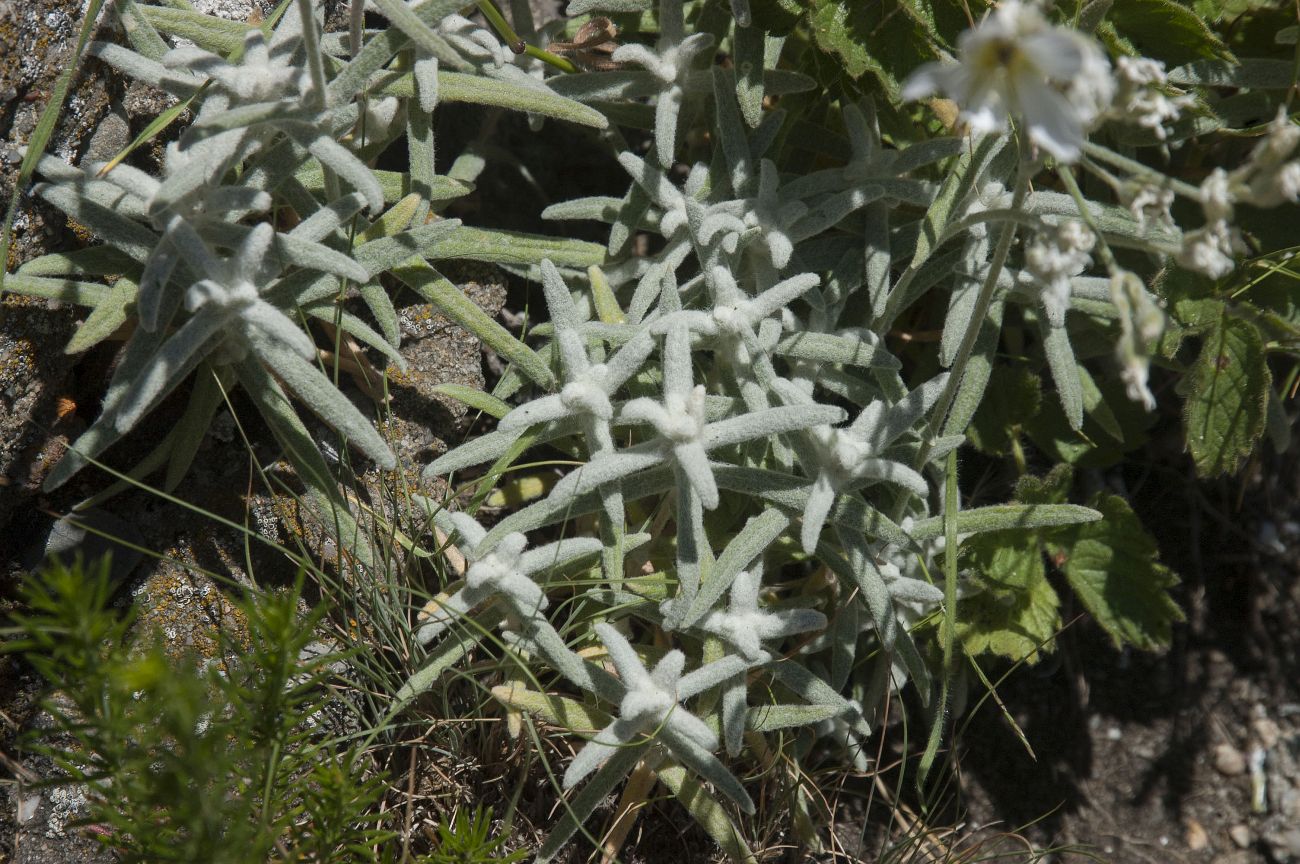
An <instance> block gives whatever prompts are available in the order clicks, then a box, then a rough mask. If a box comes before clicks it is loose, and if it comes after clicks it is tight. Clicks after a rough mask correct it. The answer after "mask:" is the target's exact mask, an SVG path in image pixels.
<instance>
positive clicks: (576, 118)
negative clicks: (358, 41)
mask: <svg viewBox="0 0 1300 864" xmlns="http://www.w3.org/2000/svg"><path fill="white" fill-rule="evenodd" d="M375 92H376V93H377V94H378V95H380V96H402V97H406V98H408V99H409V98H413V97H414V96H415V76H414V75H413V74H410V73H407V74H405V75H399V76H396V77H391V76H390V77H389V78H388V80H386V81H385V82H384V83H383V84H382V85H381V86H380V87H379V88H377V89H376V90H375ZM438 99H439V101H441V102H468V103H472V104H474V105H491V106H493V107H497V108H509V109H512V110H514V111H527V112H529V113H530V114H542V115H544V116H546V117H554V118H555V119H557V120H567V121H569V122H571V123H578V124H580V125H582V126H591V127H593V128H595V129H605V128H607V127H608V126H609V121H608V120H607V119H605V115H604V114H602V113H600V112H599V111H597V110H596V109H595V108H592V107H590V106H587V105H583V104H582V103H581V102H575V101H574V100H572V99H567V98H565V97H563V96H560V95H559V94H557V93H553V92H551V91H550V90H547V89H545V88H542V87H533V86H528V87H525V86H523V85H521V84H514V83H511V82H509V81H502V80H499V79H496V78H484V77H481V76H479V75H468V74H465V73H463V72H447V71H442V70H439V72H438Z"/></svg>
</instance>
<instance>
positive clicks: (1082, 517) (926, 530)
mask: <svg viewBox="0 0 1300 864" xmlns="http://www.w3.org/2000/svg"><path fill="white" fill-rule="evenodd" d="M1100 518H1102V516H1101V514H1100V513H1098V512H1097V511H1096V510H1093V509H1092V508H1090V507H1081V506H1080V505H1078V504H994V505H992V506H990V507H975V508H972V509H970V510H963V511H961V513H959V514H957V533H958V534H983V533H984V532H986V531H1007V530H1015V529H1020V530H1024V529H1028V528H1054V527H1059V526H1062V525H1076V524H1080V523H1086V522H1095V521H1097V520H1098V519H1100ZM911 534H912V539H914V540H917V541H922V540H930V539H932V538H935V537H940V536H942V535H943V517H942V516H931V517H930V518H929V519H922V520H921V521H919V522H917V523H916V524H915V525H914V526H912V532H911Z"/></svg>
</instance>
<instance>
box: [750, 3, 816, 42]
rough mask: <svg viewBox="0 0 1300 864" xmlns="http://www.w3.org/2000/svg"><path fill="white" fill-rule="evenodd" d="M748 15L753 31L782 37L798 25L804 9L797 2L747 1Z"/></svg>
mask: <svg viewBox="0 0 1300 864" xmlns="http://www.w3.org/2000/svg"><path fill="white" fill-rule="evenodd" d="M749 13H750V15H751V16H753V19H754V28H755V29H757V30H766V31H768V32H769V33H772V34H774V35H784V34H786V33H789V32H790V31H791V30H793V29H794V28H795V25H796V24H798V23H799V18H800V17H801V16H802V15H803V13H804V9H803V6H801V5H800V3H799V2H798V0H749Z"/></svg>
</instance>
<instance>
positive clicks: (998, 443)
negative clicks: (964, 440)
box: [967, 365, 1043, 456]
mask: <svg viewBox="0 0 1300 864" xmlns="http://www.w3.org/2000/svg"><path fill="white" fill-rule="evenodd" d="M1042 403H1043V390H1042V385H1041V384H1040V383H1039V381H1038V376H1037V375H1035V374H1034V373H1033V372H1030V371H1029V370H1028V369H1027V368H1026V367H1024V366H1023V365H1017V366H1007V365H997V366H994V367H993V376H992V379H991V380H990V382H989V387H988V388H987V389H986V390H985V391H984V399H983V400H982V401H981V402H980V406H979V410H978V411H976V413H975V420H974V422H973V423H972V424H971V426H970V429H969V431H968V432H967V435H968V436H969V438H970V441H971V443H972V444H974V445H975V448H976V449H977V450H979V451H980V452H982V453H988V454H991V455H995V456H1004V455H1007V454H1008V453H1010V452H1011V441H1012V438H1013V437H1018V436H1019V432H1020V427H1021V426H1022V425H1023V424H1024V423H1026V422H1028V421H1029V420H1030V419H1032V418H1033V417H1034V415H1036V414H1037V413H1038V410H1039V407H1040V406H1041V405H1042Z"/></svg>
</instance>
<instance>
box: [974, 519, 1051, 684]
mask: <svg viewBox="0 0 1300 864" xmlns="http://www.w3.org/2000/svg"><path fill="white" fill-rule="evenodd" d="M1022 536H1023V539H1020V540H1019V541H1017V540H1016V538H1009V537H1006V536H1004V535H999V536H987V535H986V536H984V537H975V538H971V539H970V540H968V541H966V542H965V543H963V544H962V548H961V553H962V556H963V559H964V560H963V562H962V567H963V569H969V570H971V571H972V575H971V584H972V587H976V588H978V589H979V590H975V591H970V592H969V593H968V594H967V596H966V597H964V598H963V599H962V604H961V618H960V619H959V620H958V622H957V635H958V637H959V638H960V639H961V640H962V644H963V645H964V646H965V649H966V652H967V653H968V654H970V655H972V656H974V655H977V654H983V653H989V654H997V655H999V656H1002V657H1007V658H1009V659H1011V660H1015V661H1019V660H1022V659H1023V660H1026V661H1027V662H1029V663H1037V662H1038V661H1039V660H1040V659H1041V656H1040V654H1039V647H1040V646H1042V648H1043V650H1045V651H1051V650H1052V641H1053V637H1054V634H1055V633H1056V632H1057V631H1058V630H1060V629H1061V614H1060V610H1059V607H1060V600H1059V599H1058V598H1057V596H1056V591H1055V590H1054V589H1053V588H1052V586H1051V584H1050V583H1049V582H1048V581H1047V570H1046V567H1045V566H1044V564H1043V551H1042V549H1041V547H1040V546H1039V541H1038V538H1037V537H1036V536H1035V535H1033V534H1027V535H1022Z"/></svg>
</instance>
